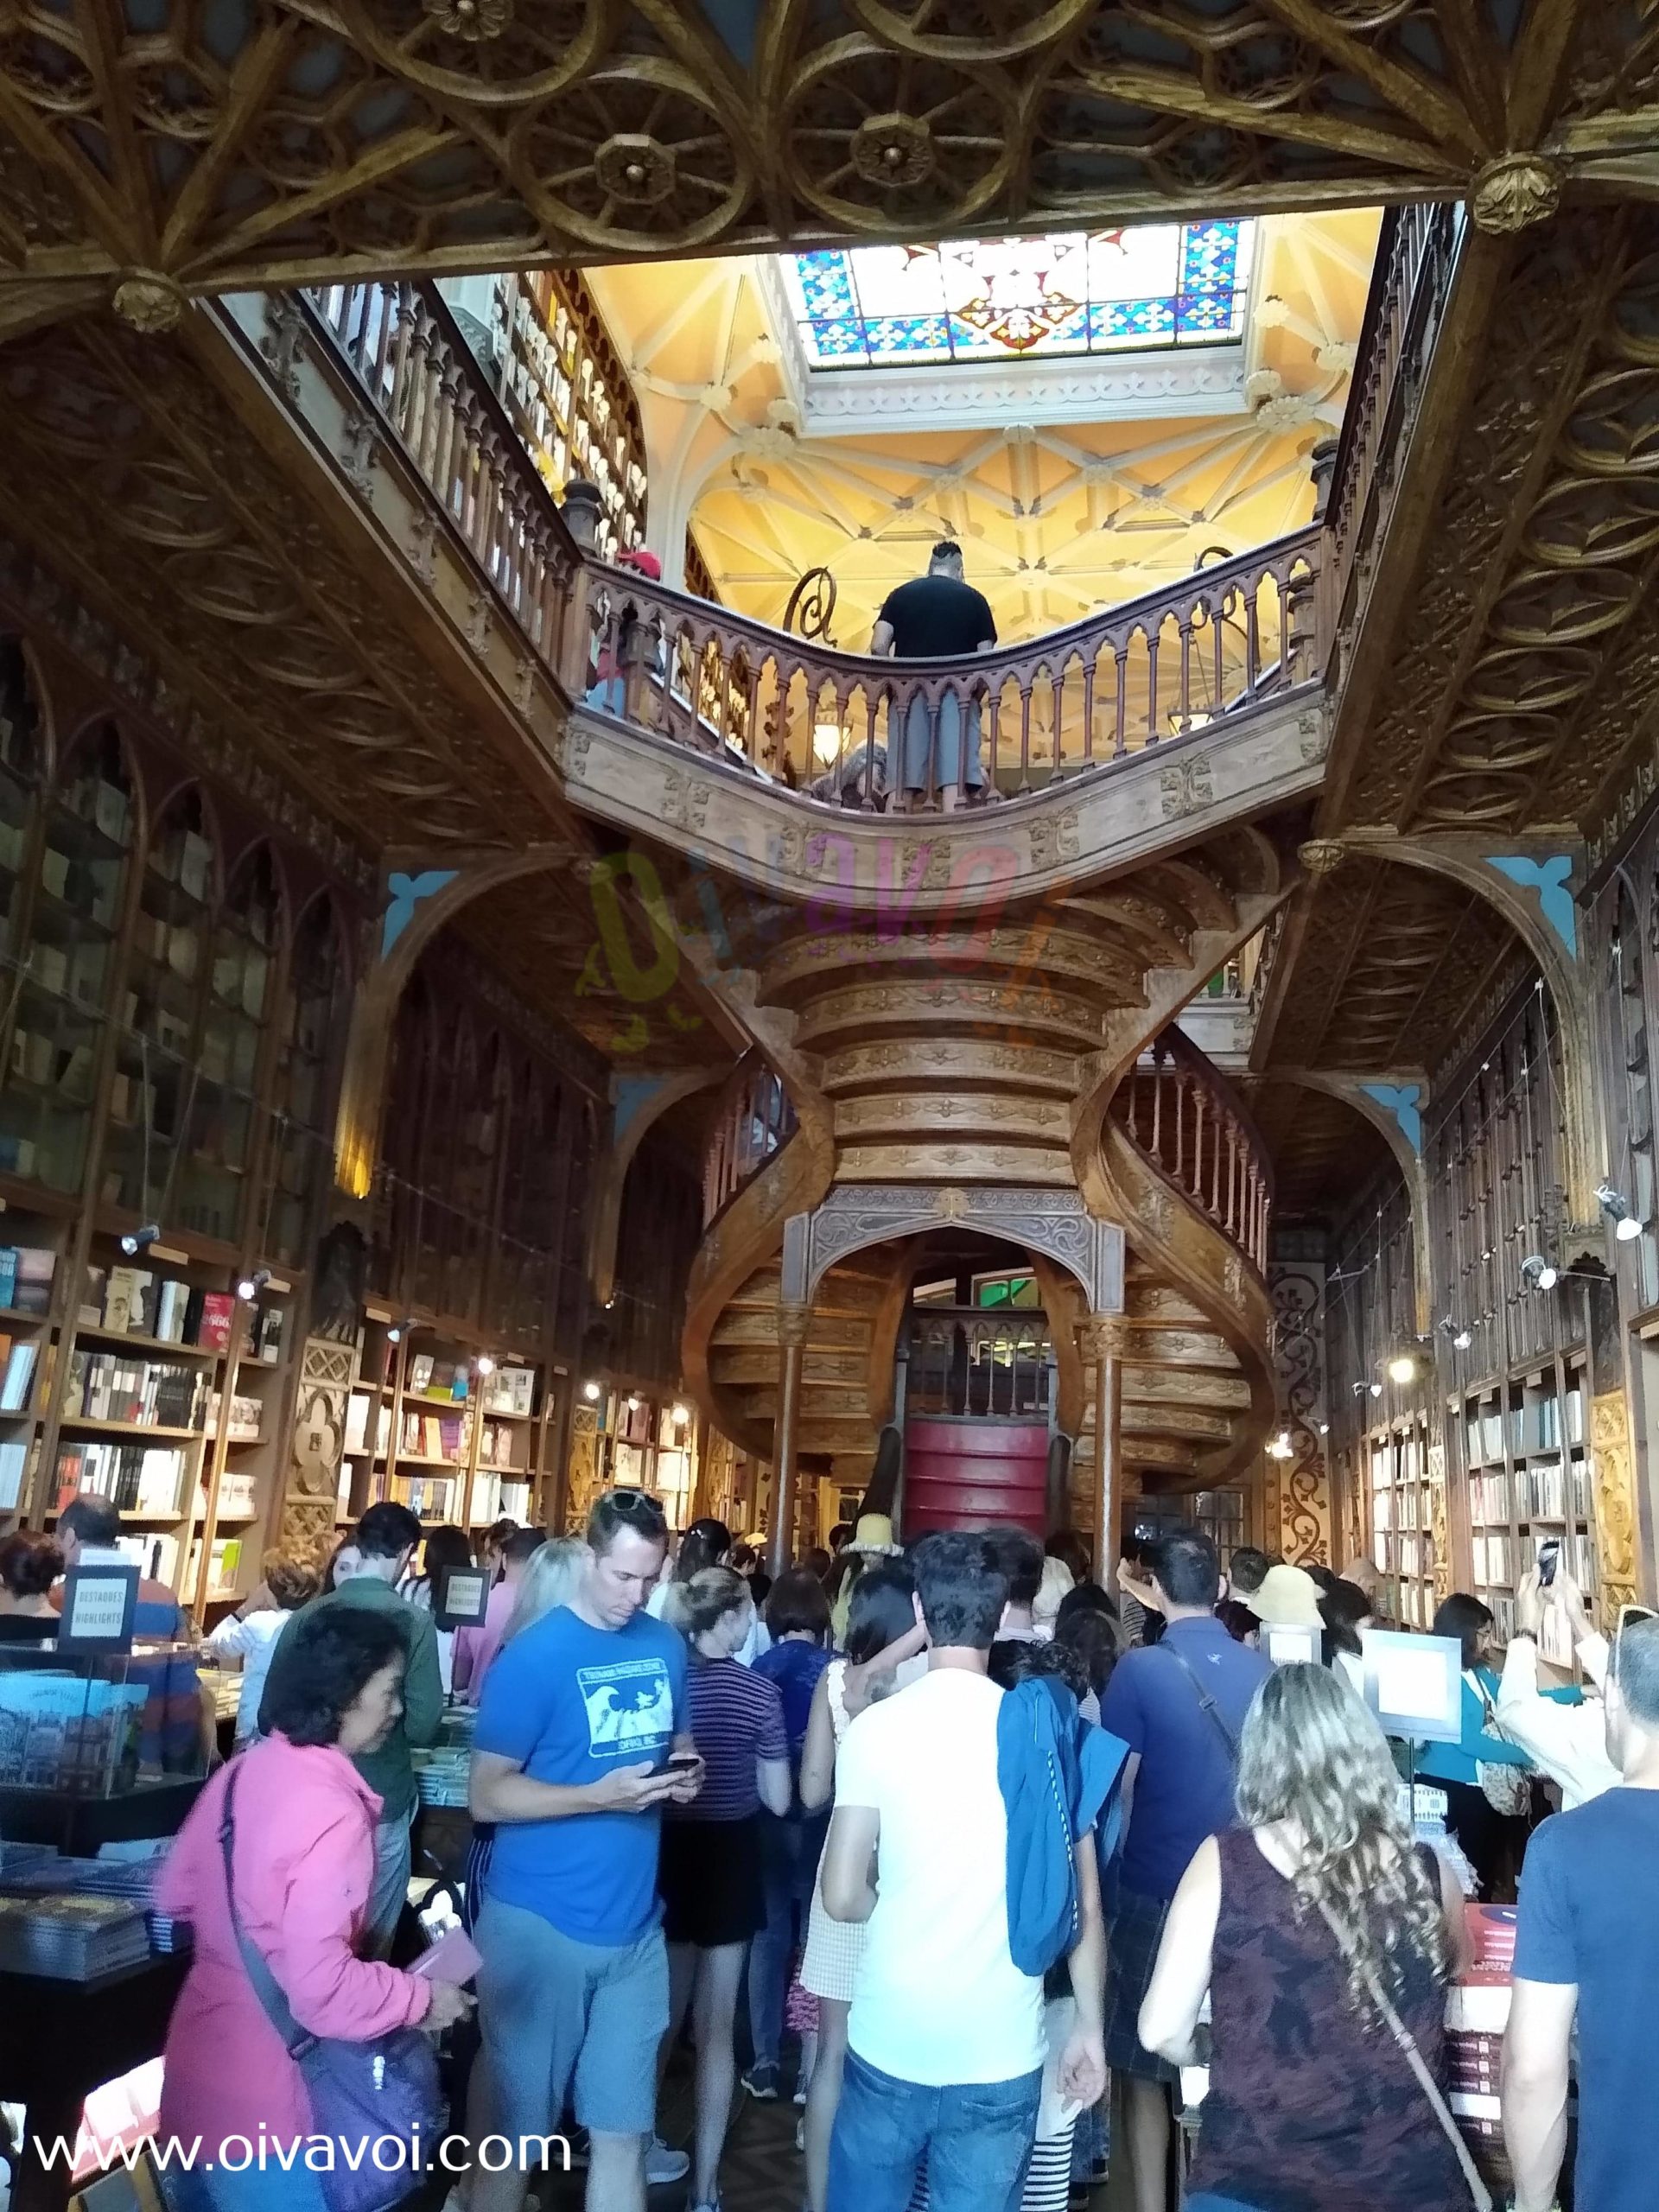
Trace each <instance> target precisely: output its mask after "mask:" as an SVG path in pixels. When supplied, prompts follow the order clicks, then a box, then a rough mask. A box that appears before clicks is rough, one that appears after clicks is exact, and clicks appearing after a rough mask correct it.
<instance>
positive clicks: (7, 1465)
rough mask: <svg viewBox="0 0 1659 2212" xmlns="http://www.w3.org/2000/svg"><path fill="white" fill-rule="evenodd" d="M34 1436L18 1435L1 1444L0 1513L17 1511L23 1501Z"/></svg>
mask: <svg viewBox="0 0 1659 2212" xmlns="http://www.w3.org/2000/svg"><path fill="white" fill-rule="evenodd" d="M38 1449H39V1443H38V1440H37V1439H35V1438H34V1437H28V1438H24V1437H16V1438H13V1439H10V1440H8V1441H7V1442H5V1443H3V1444H0V1513H16V1510H18V1508H19V1506H21V1505H22V1501H23V1485H24V1481H25V1478H27V1476H28V1473H29V1467H30V1465H31V1464H32V1462H33V1459H34V1455H35V1452H36V1451H37V1450H38Z"/></svg>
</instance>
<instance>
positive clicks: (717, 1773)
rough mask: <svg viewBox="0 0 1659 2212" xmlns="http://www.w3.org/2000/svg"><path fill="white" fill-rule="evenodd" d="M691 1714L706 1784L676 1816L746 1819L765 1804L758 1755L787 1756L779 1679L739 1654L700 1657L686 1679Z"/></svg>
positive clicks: (673, 1815) (677, 1809)
mask: <svg viewBox="0 0 1659 2212" xmlns="http://www.w3.org/2000/svg"><path fill="white" fill-rule="evenodd" d="M685 1695H686V1707H687V1717H688V1719H689V1720H690V1726H691V1735H692V1738H693V1740H694V1741H695V1743H696V1747H697V1749H698V1751H700V1752H701V1753H702V1762H703V1767H704V1774H703V1782H702V1789H701V1790H700V1791H699V1793H698V1795H697V1798H696V1802H695V1803H694V1804H690V1805H685V1806H671V1807H670V1808H669V1815H670V1817H671V1819H679V1820H689V1821H742V1820H747V1819H748V1817H749V1816H750V1815H751V1814H753V1813H758V1812H759V1811H760V1791H759V1789H757V1788H756V1786H755V1778H754V1763H755V1761H756V1760H757V1759H786V1758H788V1757H789V1738H788V1737H787V1736H786V1735H785V1732H784V1703H783V1700H782V1698H781V1697H779V1694H778V1685H777V1684H776V1682H769V1681H767V1680H766V1676H765V1675H757V1674H756V1673H755V1672H754V1671H753V1669H752V1668H749V1667H743V1666H740V1665H739V1663H738V1662H737V1661H736V1660H735V1659H706V1660H702V1661H699V1660H698V1659H697V1657H696V1655H695V1654H693V1655H692V1658H691V1663H690V1668H689V1669H688V1671H687V1674H686V1678H685Z"/></svg>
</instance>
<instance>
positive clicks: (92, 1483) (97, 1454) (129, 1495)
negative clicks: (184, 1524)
mask: <svg viewBox="0 0 1659 2212" xmlns="http://www.w3.org/2000/svg"><path fill="white" fill-rule="evenodd" d="M185 1456H186V1454H185V1450H184V1449H183V1448H182V1447H181V1446H178V1445H176V1444H171V1445H168V1444H117V1443H106V1442H102V1441H100V1442H99V1443H95V1444H79V1443H77V1444H61V1445H60V1446H59V1447H58V1463H57V1498H56V1506H57V1510H58V1511H59V1512H62V1510H63V1509H64V1507H65V1506H66V1505H67V1504H68V1503H69V1502H70V1500H71V1499H72V1498H73V1497H79V1495H80V1493H81V1492H82V1491H92V1492H93V1493H94V1494H95V1495H96V1496H97V1497H107V1498H108V1499H109V1501H110V1503H111V1505H113V1506H115V1507H116V1508H117V1509H118V1511H120V1512H123V1513H150V1514H154V1515H155V1516H156V1519H157V1520H169V1519H172V1518H174V1517H175V1516H177V1515H178V1514H179V1513H180V1512H181V1510H182V1509H181V1503H180V1501H181V1498H182V1497H183V1494H184V1472H185Z"/></svg>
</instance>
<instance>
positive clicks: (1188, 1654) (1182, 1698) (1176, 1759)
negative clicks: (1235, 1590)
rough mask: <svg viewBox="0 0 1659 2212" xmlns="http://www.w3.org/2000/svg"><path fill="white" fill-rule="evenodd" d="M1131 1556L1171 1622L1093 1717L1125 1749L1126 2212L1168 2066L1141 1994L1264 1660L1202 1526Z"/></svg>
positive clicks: (1145, 1598) (1121, 1950) (1118, 1918)
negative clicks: (1245, 1639)
mask: <svg viewBox="0 0 1659 2212" xmlns="http://www.w3.org/2000/svg"><path fill="white" fill-rule="evenodd" d="M1141 1560H1142V1565H1143V1567H1144V1569H1145V1572H1146V1574H1147V1580H1146V1581H1144V1582H1141V1581H1138V1580H1134V1579H1133V1578H1130V1579H1128V1580H1125V1578H1124V1577H1122V1576H1121V1577H1120V1580H1124V1586H1125V1588H1126V1590H1128V1591H1129V1592H1132V1594H1133V1595H1134V1596H1135V1598H1136V1599H1137V1600H1138V1602H1139V1603H1140V1604H1141V1605H1143V1606H1145V1607H1146V1609H1147V1611H1156V1612H1160V1613H1161V1614H1162V1615H1163V1616H1164V1618H1165V1620H1166V1622H1167V1623H1168V1626H1167V1627H1166V1630H1165V1631H1164V1634H1163V1637H1162V1638H1161V1640H1160V1642H1159V1643H1155V1644H1153V1645H1150V1646H1148V1647H1147V1649H1142V1650H1138V1651H1126V1652H1125V1653H1124V1655H1123V1656H1122V1658H1121V1659H1120V1660H1119V1661H1118V1662H1117V1665H1116V1668H1115V1669H1113V1671H1112V1678H1111V1680H1110V1681H1109V1682H1108V1684H1107V1685H1106V1694H1105V1695H1104V1696H1103V1698H1102V1699H1101V1701H1100V1725H1101V1726H1102V1727H1103V1728H1106V1729H1109V1730H1110V1732H1111V1733H1112V1734H1113V1735H1115V1736H1121V1737H1122V1739H1123V1741H1124V1742H1125V1743H1126V1744H1127V1745H1128V1747H1129V1753H1130V1756H1129V1758H1128V1761H1127V1763H1126V1764H1125V1766H1124V1770H1123V1774H1124V1781H1123V1818H1124V1821H1125V1822H1126V1824H1127V1827H1126V1833H1125V1836H1124V1841H1123V1855H1122V1862H1121V1865H1120V1868H1119V1872H1118V1887H1117V1896H1116V1910H1113V1908H1112V1906H1111V1905H1108V1908H1107V1910H1108V1916H1109V1919H1110V1921H1111V1964H1110V1973H1109V1978H1108V1985H1107V1986H1108V1990H1109V2000H1108V2017H1107V2022H1106V2063H1107V2064H1108V2065H1109V2067H1110V2068H1111V2069H1112V2071H1113V2073H1115V2074H1120V2075H1122V2076H1123V2088H1124V2118H1125V2120H1126V2122H1127V2124H1128V2145H1129V2168H1130V2172H1131V2175H1132V2177H1133V2180H1134V2185H1135V2207H1136V2212H1163V2206H1164V2202H1165V2191H1166V2180H1165V2175H1166V2166H1167V2163H1168V2157H1169V2132H1170V2126H1171V2118H1172V2116H1171V2110H1170V2101H1169V2085H1170V2084H1171V2082H1173V2080H1174V2079H1175V2069H1174V2068H1173V2066H1171V2065H1169V2064H1168V2063H1167V2062H1166V2061H1165V2060H1164V2059H1162V2058H1160V2057H1159V2056H1157V2054H1156V2053H1155V2052H1154V2051H1150V2050H1147V2049H1146V2047H1145V2046H1144V2044H1142V2043H1141V2036H1140V2031H1139V2027H1138V2022H1139V2019H1140V2014H1141V2002H1142V2000H1143V1999H1144V1998H1145V1996H1146V1993H1147V1983H1148V1982H1149V1981H1150V1980H1151V1979H1152V1969H1153V1967H1154V1964H1155V1962H1156V1961H1157V1957H1158V1943H1159V1939H1160V1936H1162V1934H1163V1927H1164V1922H1165V1920H1166V1917H1167V1916H1168V1913H1169V1907H1170V1900H1171V1899H1172V1898H1173V1897H1174V1895H1175V1892H1176V1891H1177V1889H1179V1886H1180V1880H1181V1877H1182V1875H1183V1874H1185V1872H1186V1870H1187V1866H1188V1865H1189V1864H1190V1862H1191V1860H1192V1855H1193V1853H1195V1852H1196V1851H1197V1849H1198V1846H1199V1845H1200V1844H1201V1843H1202V1842H1203V1841H1204V1840H1205V1837H1206V1836H1212V1835H1215V1834H1218V1833H1219V1832H1220V1831H1221V1830H1222V1829H1223V1828H1230V1827H1232V1826H1233V1824H1234V1822H1235V1821H1236V1818H1237V1815H1236V1811H1235V1809H1234V1804H1233V1791H1234V1785H1235V1782H1236V1775H1237V1768H1238V1738H1239V1731H1240V1730H1241V1729H1242V1728H1243V1726H1244V1715H1245V1714H1246V1713H1248V1712H1249V1706H1250V1700H1251V1699H1252V1698H1253V1697H1254V1696H1255V1693H1256V1691H1257V1689H1258V1688H1260V1687H1261V1685H1262V1683H1263V1682H1264V1681H1266V1680H1267V1678H1268V1675H1270V1674H1271V1673H1272V1671H1273V1669H1272V1667H1271V1665H1270V1664H1269V1662H1268V1661H1267V1660H1266V1659H1264V1658H1263V1657H1262V1655H1261V1654H1260V1653H1259V1652H1256V1651H1250V1650H1248V1649H1246V1648H1245V1646H1244V1645H1243V1644H1242V1643H1234V1641H1233V1639H1232V1637H1230V1636H1229V1635H1228V1633H1227V1631H1226V1630H1225V1629H1224V1627H1223V1626H1222V1624H1221V1623H1220V1622H1219V1621H1218V1620H1217V1618H1216V1617H1215V1608H1216V1601H1217V1599H1218V1598H1219V1597H1220V1595H1221V1561H1220V1559H1219V1558H1218V1556H1217V1552H1216V1548H1215V1546H1214V1545H1213V1544H1212V1543H1211V1541H1210V1539H1209V1538H1208V1537H1207V1536H1205V1535H1199V1534H1198V1532H1197V1531H1196V1530H1194V1529H1180V1530H1178V1531H1177V1532H1176V1533H1175V1534H1174V1535H1168V1536H1165V1537H1163V1538H1161V1539H1160V1541H1157V1542H1156V1543H1152V1544H1148V1545H1147V1547H1146V1548H1145V1549H1144V1550H1143V1552H1142V1554H1141Z"/></svg>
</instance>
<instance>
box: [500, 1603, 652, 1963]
mask: <svg viewBox="0 0 1659 2212" xmlns="http://www.w3.org/2000/svg"><path fill="white" fill-rule="evenodd" d="M685 1726H686V1716H685V1643H684V1640H683V1637H681V1636H680V1635H679V1634H678V1632H677V1630H674V1629H671V1628H668V1627H665V1626H664V1624H663V1623H662V1622H661V1621H654V1620H652V1618H651V1616H650V1615H649V1614H648V1613H644V1612H640V1613H636V1614H635V1615H634V1617H633V1618H632V1620H631V1621H630V1622H629V1623H628V1624H627V1626H626V1628H621V1629H602V1628H590V1627H589V1626H588V1623H587V1622H586V1621H584V1620H579V1619H578V1618H577V1617H576V1615H575V1613H572V1612H569V1611H566V1610H565V1609H564V1608H563V1606H561V1607H560V1609H559V1610H558V1611H556V1612H552V1613H550V1614H548V1616H547V1618H545V1619H544V1620H540V1621H537V1624H536V1625H535V1627H534V1628H529V1629H526V1630H524V1634H523V1635H522V1636H516V1637H513V1639H512V1642H511V1643H504V1644H503V1645H502V1647H501V1649H500V1650H499V1653H498V1654H497V1655H496V1657H495V1660H494V1662H493V1664H492V1666H491V1668H490V1671H489V1673H488V1674H487V1675H486V1676H485V1678H484V1694H483V1700H482V1702H481V1703H480V1707H479V1713H478V1728H477V1732H476V1733H475V1734H474V1738H473V1743H474V1749H476V1750H478V1751H493V1752H496V1753H498V1754H499V1756H500V1757H501V1758H509V1759H512V1760H514V1761H515V1762H516V1763H517V1764H518V1765H520V1766H522V1767H523V1769H524V1772H525V1773H526V1774H527V1775H529V1776H530V1777H531V1780H532V1781H535V1782H553V1783H563V1784H565V1785H567V1786H576V1785H579V1784H581V1783H588V1782H601V1781H603V1779H604V1778H605V1777H606V1776H607V1774H613V1773H614V1772H615V1771H616V1770H617V1768H618V1767H622V1766H637V1765H639V1764H641V1763H642V1762H643V1761H646V1760H649V1761H650V1763H651V1764H652V1766H655V1767H660V1766H662V1765H663V1764H664V1761H665V1759H666V1758H667V1756H668V1751H669V1747H670V1745H671V1744H672V1742H673V1739H674V1738H675V1736H676V1734H677V1733H678V1732H681V1731H682V1730H683V1729H684V1727H685ZM661 1829H662V1815H661V1814H660V1813H659V1812H656V1811H652V1812H645V1813H579V1814H576V1815H575V1816H574V1817H572V1818H569V1819H566V1820H557V1821H502V1822H501V1823H500V1825H499V1827H497V1829H496V1832H495V1851H494V1855H493V1858H492V1859H491V1860H490V1868H489V1872H488V1874H487V1875H486V1878H485V1893H486V1896H488V1897H495V1898H497V1899H499V1902H500V1903H501V1904H513V1905H518V1906H521V1907H522V1908H523V1909H524V1910H526V1911H528V1912H538V1913H540V1915H541V1916H542V1917H543V1920H548V1921H550V1922H551V1923H552V1924H553V1926H554V1927H555V1928H556V1929H558V1930H559V1931H560V1933H561V1934H562V1935H564V1936H570V1937H571V1938H572V1939H573V1941H575V1942H579V1943H598V1944H605V1945H612V1944H626V1943H637V1942H639V1938H640V1937H641V1936H645V1935H646V1934H648V1933H649V1932H650V1930H651V1929H652V1928H654V1927H655V1926H656V1925H657V1923H658V1920H659V1919H660V1918H661V1916H662V1907H661V1904H659V1902H658V1896H657V1853H658V1842H659V1840H660V1835H661Z"/></svg>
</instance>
